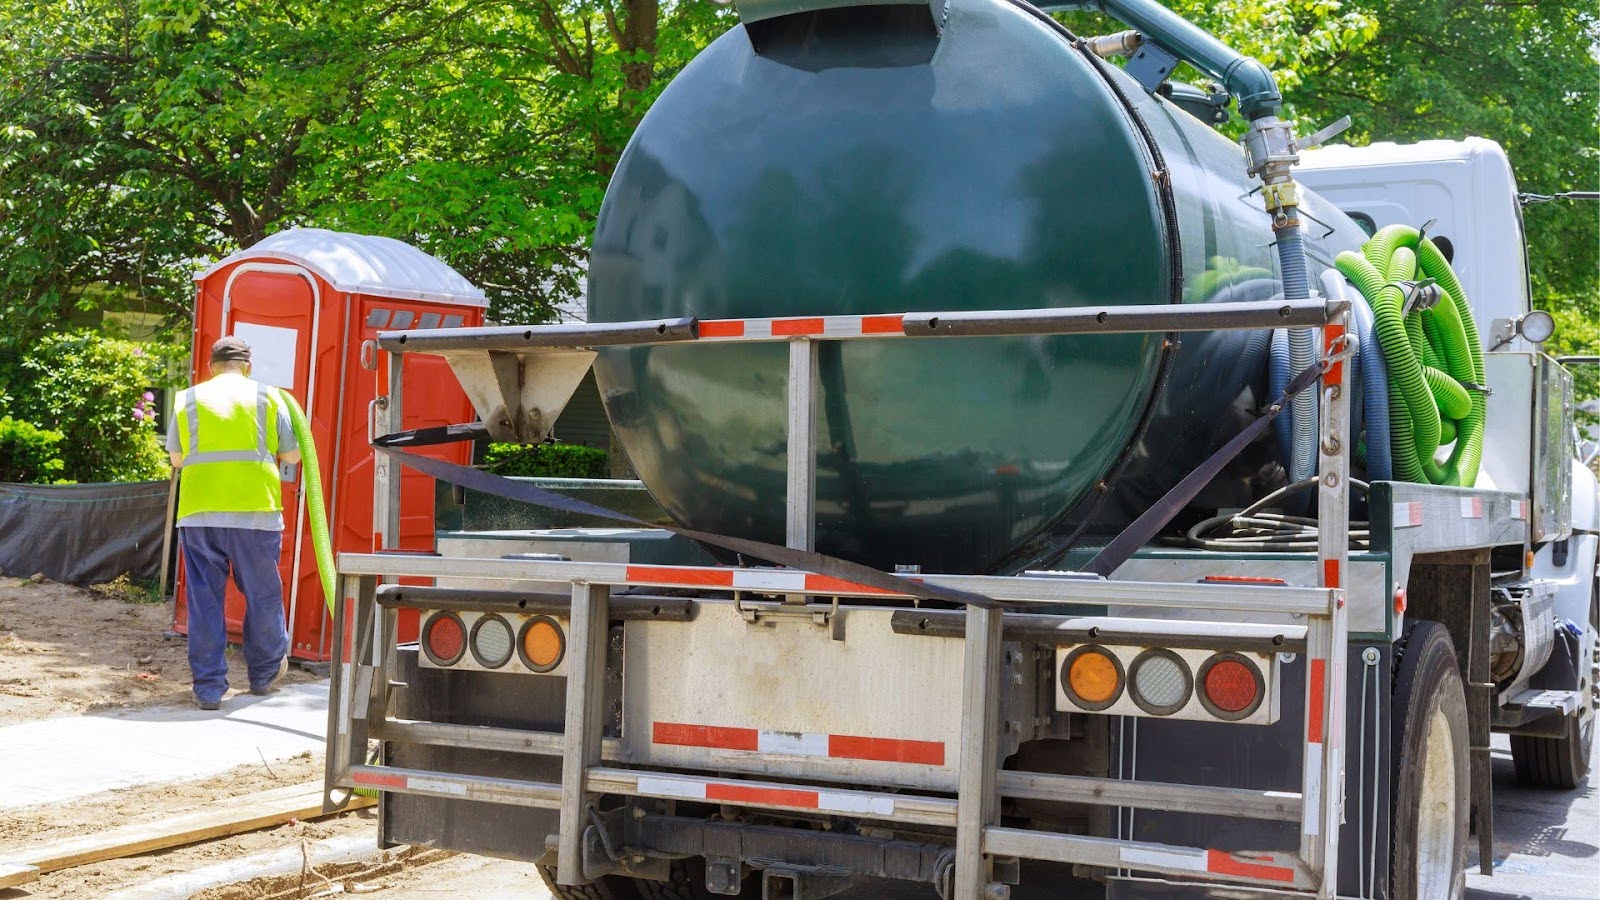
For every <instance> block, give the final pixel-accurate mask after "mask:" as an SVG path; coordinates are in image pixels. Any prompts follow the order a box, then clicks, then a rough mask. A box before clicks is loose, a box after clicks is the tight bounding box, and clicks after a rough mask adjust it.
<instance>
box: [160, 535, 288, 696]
mask: <svg viewBox="0 0 1600 900" xmlns="http://www.w3.org/2000/svg"><path fill="white" fill-rule="evenodd" d="M178 540H179V544H180V546H182V547H183V571H184V575H185V576H186V577H187V579H188V607H189V671H190V672H192V673H193V674H194V695H195V697H196V698H198V699H199V700H201V701H202V702H207V701H216V700H221V699H222V695H223V694H225V693H227V691H228V662H227V659H226V658H225V657H224V655H223V654H224V653H225V652H226V650H227V648H228V625H227V621H226V620H225V619H224V618H223V606H222V604H223V599H224V597H226V595H227V590H228V569H229V564H230V563H231V564H232V569H233V581H234V583H235V584H237V585H239V590H240V591H242V592H243V593H244V599H245V612H244V648H243V649H244V661H245V666H246V667H247V668H248V669H249V672H250V686H251V687H260V686H262V685H265V684H266V683H267V682H269V681H271V680H272V679H273V677H274V676H275V675H277V674H278V666H279V664H280V663H282V662H283V658H284V656H286V655H287V654H288V653H289V631H288V628H287V627H285V623H284V615H283V581H282V580H281V576H280V575H279V573H278V559H279V557H280V556H281V555H282V552H283V532H281V531H258V530H255V529H251V528H179V529H178Z"/></svg>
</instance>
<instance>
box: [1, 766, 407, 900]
mask: <svg viewBox="0 0 1600 900" xmlns="http://www.w3.org/2000/svg"><path fill="white" fill-rule="evenodd" d="M321 777H322V758H321V757H320V756H318V755H314V754H309V753H308V754H302V755H301V756H298V757H296V758H294V759H289V760H282V761H279V762H275V763H272V764H271V765H270V766H268V765H266V764H257V765H253V766H241V767H240V768H237V769H234V770H232V771H230V772H227V773H224V774H222V775H218V776H216V777H214V778H208V779H205V780H203V781H191V782H174V783H168V784H159V785H150V786H147V787H137V788H128V789H126V790H118V791H107V792H105V793H103V794H96V795H93V796H90V797H84V798H81V799H79V800H77V801H74V802H72V803H67V804H59V805H55V806H38V807H29V808H26V809H20V810H12V811H10V812H8V813H7V814H6V817H5V818H4V819H0V859H5V858H7V857H8V856H10V855H12V854H11V853H10V851H12V850H14V849H15V848H18V847H24V846H32V845H35V844H41V843H48V842H51V841H55V840H63V839H66V838H70V837H77V836H79V835H83V834H89V833H93V832H94V831H95V830H96V829H98V828H100V827H102V826H104V825H105V824H106V823H115V824H117V825H123V824H132V823H135V822H150V821H159V820H160V819H161V818H163V817H164V816H168V815H176V814H179V813H183V812H188V811H191V810H193V809H196V808H198V807H200V806H203V805H205V804H207V803H210V802H212V801H215V800H222V799H226V798H228V797H236V796H240V795H244V794H250V793H254V792H256V791H264V790H270V789H272V788H277V787H285V786H288V785H293V784H303V783H306V782H310V781H314V780H316V779H318V778H321ZM343 835H370V836H371V837H372V839H373V847H374V848H376V846H377V821H376V814H375V813H374V812H373V811H372V810H370V809H366V810H360V811H357V812H354V813H350V814H347V815H343V816H339V817H335V818H331V819H323V820H319V821H316V822H297V823H295V824H291V825H284V826H281V827H278V828H272V829H268V830H265V831H256V832H251V833H249V834H241V835H235V836H233V837H227V838H220V839H218V840H214V841H206V842H204V843H201V844H194V845H191V846H188V847H179V848H175V849H173V850H167V851H163V852H159V853H150V854H145V855H143V856H135V857H129V858H127V859H115V860H107V861H105V862H102V863H95V864H93V865H88V866H79V867H77V868H73V869H64V870H62V871H60V872H52V873H49V874H46V875H44V876H43V877H41V878H40V880H39V881H37V882H35V883H33V884H30V885H28V886H27V887H26V888H24V889H18V890H17V891H16V892H15V893H14V894H7V892H5V891H0V896H5V897H11V896H16V897H18V898H21V897H36V898H67V897H97V896H102V895H104V894H106V893H109V892H110V891H113V890H115V889H117V888H122V887H129V886H133V885H138V884H142V883H144V882H146V881H149V880H151V879H154V878H159V877H161V876H163V875H170V874H173V873H176V872H186V871H189V870H192V869H196V868H199V867H201V866H204V865H208V864H211V863H215V862H220V861H224V860H228V859H237V858H239V857H244V856H249V855H252V854H255V853H264V852H267V851H270V850H275V849H277V848H279V847H283V846H285V845H286V844H287V845H293V844H296V843H299V842H300V841H302V840H308V841H309V840H320V839H323V838H329V837H338V836H343Z"/></svg>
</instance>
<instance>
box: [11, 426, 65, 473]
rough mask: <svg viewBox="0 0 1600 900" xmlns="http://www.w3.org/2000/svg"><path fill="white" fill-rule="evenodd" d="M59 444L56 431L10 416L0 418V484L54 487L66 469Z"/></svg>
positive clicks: (60, 437)
mask: <svg viewBox="0 0 1600 900" xmlns="http://www.w3.org/2000/svg"><path fill="white" fill-rule="evenodd" d="M61 441H62V436H61V432H59V431H49V430H46V429H43V428H39V427H36V426H35V425H34V424H33V423H32V422H24V421H23V420H21V419H13V418H11V417H10V416H6V417H5V418H0V481H10V482H16V483H20V484H53V483H55V482H56V481H58V480H60V478H61V472H62V470H63V469H65V468H66V464H65V463H63V462H62V461H61Z"/></svg>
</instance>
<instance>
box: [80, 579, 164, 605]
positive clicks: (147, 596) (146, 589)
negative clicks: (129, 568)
mask: <svg viewBox="0 0 1600 900" xmlns="http://www.w3.org/2000/svg"><path fill="white" fill-rule="evenodd" d="M89 590H91V591H93V592H94V593H96V594H98V595H99V596H101V597H103V598H105V599H107V600H120V601H122V602H123V603H160V602H162V601H163V600H165V599H166V598H164V597H162V596H161V594H160V593H158V592H157V591H156V583H155V582H154V581H134V580H133V579H132V578H130V577H128V574H127V573H126V572H124V573H123V574H121V575H118V576H117V577H116V578H113V579H112V580H110V581H103V582H101V583H100V584H91V585H89Z"/></svg>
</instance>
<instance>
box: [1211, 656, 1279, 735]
mask: <svg viewBox="0 0 1600 900" xmlns="http://www.w3.org/2000/svg"><path fill="white" fill-rule="evenodd" d="M1264 688H1265V684H1264V681H1263V679H1262V677H1261V669H1260V668H1258V667H1257V666H1256V664H1255V663H1253V662H1251V661H1250V660H1249V659H1248V658H1246V657H1245V656H1243V655H1242V654H1238V653H1218V654H1216V655H1214V656H1212V657H1211V658H1210V659H1208V660H1206V661H1205V663H1204V664H1202V665H1201V666H1200V702H1201V704H1202V705H1204V706H1205V708H1206V711H1207V712H1210V713H1211V714H1212V715H1214V716H1216V717H1217V718H1219V719H1228V720H1235V719H1243V718H1246V717H1247V716H1249V715H1250V714H1251V713H1253V712H1255V711H1256V707H1258V706H1260V705H1261V698H1262V695H1263V694H1264V693H1265V690H1264Z"/></svg>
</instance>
